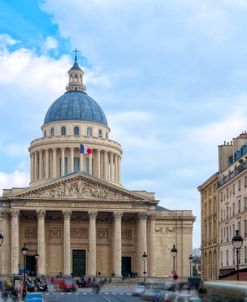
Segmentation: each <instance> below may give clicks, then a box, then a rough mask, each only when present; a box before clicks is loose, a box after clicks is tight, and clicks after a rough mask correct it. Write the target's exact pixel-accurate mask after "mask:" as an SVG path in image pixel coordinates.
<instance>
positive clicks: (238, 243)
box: [232, 230, 243, 280]
mask: <svg viewBox="0 0 247 302" xmlns="http://www.w3.org/2000/svg"><path fill="white" fill-rule="evenodd" d="M242 244H243V237H242V236H241V235H240V234H239V230H236V235H235V236H234V237H233V238H232V245H233V247H234V248H235V249H236V254H237V280H239V252H240V249H241V247H242Z"/></svg>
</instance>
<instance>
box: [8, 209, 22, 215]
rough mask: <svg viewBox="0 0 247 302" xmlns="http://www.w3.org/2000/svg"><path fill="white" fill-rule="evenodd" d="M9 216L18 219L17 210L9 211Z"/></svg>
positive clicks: (18, 212)
mask: <svg viewBox="0 0 247 302" xmlns="http://www.w3.org/2000/svg"><path fill="white" fill-rule="evenodd" d="M10 215H11V217H19V215H20V210H19V209H11V210H10Z"/></svg>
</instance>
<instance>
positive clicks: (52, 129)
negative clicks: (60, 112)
mask: <svg viewBox="0 0 247 302" xmlns="http://www.w3.org/2000/svg"><path fill="white" fill-rule="evenodd" d="M53 135H54V128H51V136H53Z"/></svg>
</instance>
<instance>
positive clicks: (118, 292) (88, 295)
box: [44, 286, 142, 302]
mask: <svg viewBox="0 0 247 302" xmlns="http://www.w3.org/2000/svg"><path fill="white" fill-rule="evenodd" d="M44 297H45V301H47V302H53V301H54V302H60V301H61V302H63V301H70V302H79V301H87V302H90V301H92V302H102V301H107V302H117V301H118V302H125V301H126V302H127V301H131V302H140V301H142V300H141V299H140V298H138V297H133V296H132V294H131V289H130V288H128V287H115V286H110V287H105V288H104V287H103V288H102V289H101V291H100V293H99V294H96V293H93V291H92V289H91V288H90V289H87V288H86V289H79V290H77V291H76V292H74V293H70V292H68V293H67V292H53V293H47V294H45V295H44Z"/></svg>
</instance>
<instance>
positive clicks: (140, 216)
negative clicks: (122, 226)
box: [138, 212, 148, 220]
mask: <svg viewBox="0 0 247 302" xmlns="http://www.w3.org/2000/svg"><path fill="white" fill-rule="evenodd" d="M147 217H148V215H147V213H146V212H140V213H138V218H139V219H144V220H147Z"/></svg>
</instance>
